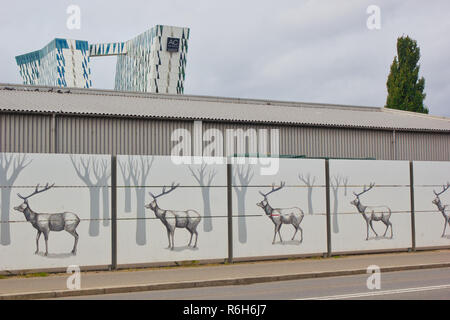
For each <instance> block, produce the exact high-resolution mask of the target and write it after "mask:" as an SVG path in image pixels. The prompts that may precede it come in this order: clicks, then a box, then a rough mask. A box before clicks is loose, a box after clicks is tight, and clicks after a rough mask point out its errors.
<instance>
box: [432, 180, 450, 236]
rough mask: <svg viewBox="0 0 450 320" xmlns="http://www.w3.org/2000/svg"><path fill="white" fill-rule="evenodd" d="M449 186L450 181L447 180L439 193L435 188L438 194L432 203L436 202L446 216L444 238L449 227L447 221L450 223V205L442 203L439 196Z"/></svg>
mask: <svg viewBox="0 0 450 320" xmlns="http://www.w3.org/2000/svg"><path fill="white" fill-rule="evenodd" d="M448 188H450V182H447V185H446V186H445V185H444V186H442V191H441V192H439V193H437V192H436V191H435V190H433V192H434V194H435V195H436V198H434V200H433V201H432V203H434V204H435V205H436V206H437V207H438V209H439V211H440V212H441V213H442V215H443V216H444V219H445V221H444V231H443V232H442V236H441V237H442V238H443V237H445V230H446V229H447V223H448V224H449V225H450V214H449V210H448V208H449V207H450V205H448V204H446V205H442V203H441V199H440V198H439V196H440V195H441V194H443V193H444V192H445V191H447V190H448Z"/></svg>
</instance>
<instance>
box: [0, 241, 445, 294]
mask: <svg viewBox="0 0 450 320" xmlns="http://www.w3.org/2000/svg"><path fill="white" fill-rule="evenodd" d="M369 265H378V266H379V267H380V268H381V271H382V272H383V271H384V272H388V271H398V270H413V269H421V268H438V267H450V250H438V251H423V252H412V253H406V252H405V253H388V254H366V255H357V256H343V257H337V258H336V257H332V258H307V259H297V260H282V261H265V262H249V263H236V264H230V265H213V266H194V267H171V268H153V269H143V270H137V271H136V270H133V271H128V270H121V271H104V272H85V273H82V275H81V289H80V290H73V291H70V290H67V288H66V281H67V278H68V276H69V275H68V274H55V275H49V276H48V277H43V278H20V277H13V278H7V279H0V300H2V299H39V298H54V297H64V296H75V295H90V294H107V293H123V292H136V291H150V290H164V289H177V288H193V287H204V286H219V285H221V286H222V285H237V284H251V283H259V282H268V281H281V280H294V279H305V278H316V277H330V276H339V275H351V274H361V273H366V270H367V267H368V266H369Z"/></svg>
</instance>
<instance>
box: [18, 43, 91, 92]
mask: <svg viewBox="0 0 450 320" xmlns="http://www.w3.org/2000/svg"><path fill="white" fill-rule="evenodd" d="M89 60H90V58H89V44H88V42H87V41H80V40H68V39H55V40H53V41H52V42H50V43H49V44H48V45H47V46H45V47H44V48H43V49H41V50H39V51H34V52H31V53H27V54H24V55H21V56H17V57H16V62H17V65H18V66H19V68H20V75H21V76H22V79H23V81H24V84H30V85H45V86H56V87H74V88H90V87H92V81H91V79H90V77H91V69H90V67H89Z"/></svg>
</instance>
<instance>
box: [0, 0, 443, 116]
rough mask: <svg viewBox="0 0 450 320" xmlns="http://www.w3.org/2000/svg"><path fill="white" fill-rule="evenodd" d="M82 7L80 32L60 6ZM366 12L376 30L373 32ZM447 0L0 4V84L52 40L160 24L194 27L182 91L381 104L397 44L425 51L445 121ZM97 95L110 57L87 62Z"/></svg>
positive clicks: (108, 75) (111, 67) (434, 102)
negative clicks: (374, 12) (371, 11)
mask: <svg viewBox="0 0 450 320" xmlns="http://www.w3.org/2000/svg"><path fill="white" fill-rule="evenodd" d="M71 4H76V5H79V6H80V8H81V29H80V30H69V29H67V28H66V21H67V18H68V15H67V14H66V9H67V7H68V6H69V5H71ZM369 5H378V6H379V7H380V9H381V30H369V29H368V28H367V27H366V21H367V19H368V17H369V15H368V14H367V13H366V9H367V7H368V6H369ZM449 16H450V1H448V0H431V1H423V0H403V1H402V0H390V1H388V0H369V1H366V0H345V1H344V0H342V1H337V0H314V1H313V0H295V1H288V0H286V1H285V0H278V1H266V0H264V1H263V0H259V1H253V0H252V1H249V0H247V1H243V0H240V1H235V0H227V1H212V0H165V1H161V0H159V1H143V0H142V1H141V0H127V1H117V2H116V1H100V0H90V1H85V0H70V1H67V0H41V1H29V0H27V1H24V0H15V1H8V2H5V3H3V4H2V9H1V12H0V24H1V30H2V32H1V34H2V36H1V37H2V50H1V51H0V68H1V69H0V70H1V72H0V82H2V83H21V82H22V81H21V79H20V76H19V71H18V67H17V66H16V64H15V60H14V57H15V56H16V55H18V54H23V53H26V52H29V51H34V50H38V49H41V48H42V47H43V46H44V45H46V44H47V43H48V42H50V41H51V40H52V39H53V38H55V37H65V38H70V39H80V40H88V41H89V42H90V43H96V42H108V41H125V40H128V39H131V38H133V37H134V36H136V35H138V34H139V33H142V32H143V31H145V30H147V29H149V28H150V27H152V26H154V25H156V24H166V25H176V26H186V27H190V28H191V38H190V43H189V53H188V64H187V75H186V83H185V93H186V94H199V95H217V96H226V97H246V98H261V99H277V100H291V101H305V102H323V103H337V104H351V105H364V106H383V105H384V103H385V101H386V94H387V92H386V80H387V75H388V73H389V67H390V64H391V63H392V60H393V58H394V56H395V55H396V40H397V37H399V36H401V35H403V34H404V35H409V36H410V37H412V38H413V39H415V40H417V42H418V45H419V46H420V49H421V54H422V58H421V61H420V64H421V75H422V76H424V77H425V80H426V86H425V91H426V93H427V98H426V100H425V104H426V105H427V106H428V107H429V109H430V113H431V114H434V115H445V116H450V107H449V106H448V102H449V101H450V84H449V81H448V76H449V75H450V64H449V63H448V61H449V57H450V41H449V40H448V39H449V34H450V19H449ZM91 67H92V73H93V77H92V79H93V82H94V87H95V88H105V89H113V86H114V73H115V58H114V57H108V58H101V59H100V58H96V59H92V61H91Z"/></svg>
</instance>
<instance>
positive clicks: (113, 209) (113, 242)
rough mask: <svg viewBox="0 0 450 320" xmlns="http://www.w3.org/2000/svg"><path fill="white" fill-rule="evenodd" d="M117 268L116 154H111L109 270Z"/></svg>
mask: <svg viewBox="0 0 450 320" xmlns="http://www.w3.org/2000/svg"><path fill="white" fill-rule="evenodd" d="M116 269H117V156H115V155H113V156H111V270H116Z"/></svg>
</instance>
